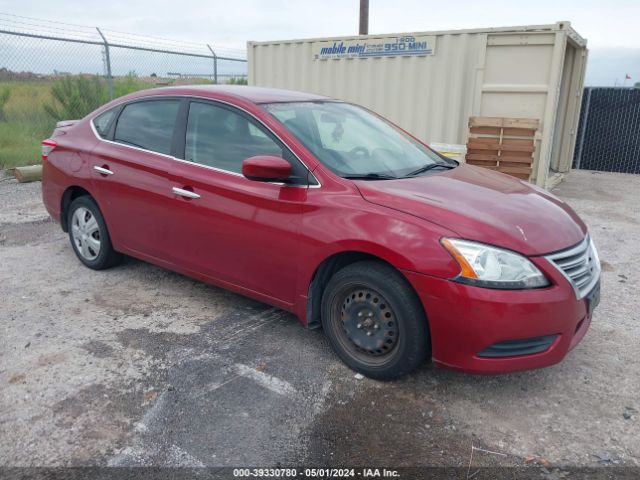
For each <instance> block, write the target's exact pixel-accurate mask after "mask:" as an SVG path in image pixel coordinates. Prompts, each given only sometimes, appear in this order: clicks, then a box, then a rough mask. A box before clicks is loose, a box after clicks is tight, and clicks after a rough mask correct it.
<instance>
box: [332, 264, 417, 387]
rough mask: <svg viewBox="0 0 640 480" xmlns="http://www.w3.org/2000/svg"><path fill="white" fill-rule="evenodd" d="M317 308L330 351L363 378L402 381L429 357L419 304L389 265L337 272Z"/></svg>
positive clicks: (360, 266)
mask: <svg viewBox="0 0 640 480" xmlns="http://www.w3.org/2000/svg"><path fill="white" fill-rule="evenodd" d="M321 308H322V310H321V311H322V327H323V329H324V331H325V333H326V335H327V337H328V338H329V341H330V343H331V346H332V347H333V349H334V350H335V352H336V353H337V354H338V356H339V357H340V358H341V359H342V361H343V362H344V363H346V364H347V366H349V367H350V368H351V369H353V370H355V371H356V372H359V373H361V374H363V375H365V376H367V377H370V378H375V379H379V380H390V379H393V378H398V377H401V376H403V375H405V374H407V373H409V372H411V371H412V370H414V369H416V368H417V367H418V366H420V365H421V364H422V363H423V362H424V361H425V359H426V358H427V356H428V355H429V354H430V352H429V346H430V340H429V329H428V326H427V319H426V318H425V314H424V310H423V308H422V304H421V303H420V300H419V299H418V297H417V296H416V294H415V292H414V291H413V289H412V288H411V286H410V285H409V284H408V283H407V281H406V279H405V278H404V277H403V276H402V275H401V274H400V272H398V271H397V270H396V269H394V268H393V267H391V266H390V265H387V264H384V263H382V262H376V261H363V262H357V263H353V264H351V265H348V266H346V267H345V268H343V269H341V270H339V271H338V272H337V273H336V274H335V275H334V276H333V277H332V278H331V280H330V281H329V283H328V285H327V287H326V288H325V291H324V293H323V296H322V307H321Z"/></svg>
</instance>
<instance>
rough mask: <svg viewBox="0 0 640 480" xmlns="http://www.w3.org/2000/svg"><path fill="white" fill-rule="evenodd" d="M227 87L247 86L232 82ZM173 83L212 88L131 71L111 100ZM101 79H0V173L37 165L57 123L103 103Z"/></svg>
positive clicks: (120, 80) (104, 90) (119, 82)
mask: <svg viewBox="0 0 640 480" xmlns="http://www.w3.org/2000/svg"><path fill="white" fill-rule="evenodd" d="M227 82H228V83H230V84H239V85H246V79H240V78H231V79H229V80H228V81H227ZM178 83H180V84H181V83H190V84H193V83H200V84H205V83H211V82H210V81H209V80H206V79H182V80H177V79H160V78H152V77H146V78H139V77H137V76H136V74H135V73H134V72H131V73H130V74H129V75H125V76H124V77H118V78H115V79H114V84H113V93H114V97H115V98H117V97H120V96H122V95H126V94H128V93H131V92H135V91H138V90H143V89H145V88H153V87H154V86H158V85H167V84H178ZM107 91H108V90H107V84H106V82H105V81H104V79H102V78H99V77H92V76H67V77H57V78H56V77H45V78H41V79H34V78H30V79H19V77H18V79H12V80H10V81H9V80H0V170H3V169H8V168H13V167H18V166H22V165H34V164H38V163H40V142H41V141H42V140H44V139H45V138H47V137H48V136H49V135H50V134H51V132H52V131H53V129H54V127H55V125H56V122H57V121H58V120H74V119H77V118H82V117H84V116H85V115H87V114H88V113H90V112H91V111H93V110H94V109H95V108H97V107H98V106H99V105H100V104H101V103H103V102H104V101H106V99H107Z"/></svg>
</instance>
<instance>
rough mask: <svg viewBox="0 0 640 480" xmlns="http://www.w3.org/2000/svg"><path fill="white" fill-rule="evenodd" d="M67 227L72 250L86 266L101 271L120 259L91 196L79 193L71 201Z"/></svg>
mask: <svg viewBox="0 0 640 480" xmlns="http://www.w3.org/2000/svg"><path fill="white" fill-rule="evenodd" d="M67 229H68V232H69V239H70V240H71V246H72V247H73V251H74V252H75V254H76V256H77V257H78V259H79V260H80V261H81V262H82V263H83V264H84V265H85V266H87V267H89V268H91V269H93V270H104V269H106V268H109V267H113V266H114V265H117V264H118V263H120V262H121V261H122V254H120V253H118V252H116V251H115V250H114V249H113V246H112V245H111V238H110V237H109V232H108V230H107V225H106V223H105V222H104V218H103V217H102V213H101V212H100V209H99V208H98V205H97V204H96V202H95V201H94V200H93V198H91V197H89V196H82V197H78V198H76V199H75V200H74V201H73V202H71V205H69V210H68V212H67Z"/></svg>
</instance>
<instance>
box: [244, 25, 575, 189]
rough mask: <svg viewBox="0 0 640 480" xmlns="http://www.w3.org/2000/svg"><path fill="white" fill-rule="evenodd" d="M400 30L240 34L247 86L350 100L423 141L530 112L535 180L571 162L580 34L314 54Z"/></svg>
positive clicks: (538, 31) (462, 134)
mask: <svg viewBox="0 0 640 480" xmlns="http://www.w3.org/2000/svg"><path fill="white" fill-rule="evenodd" d="M404 35H407V34H394V35H382V36H375V35H369V36H366V37H341V38H322V39H306V40H286V41H277V42H249V43H248V48H247V50H248V59H249V84H250V85H257V86H265V87H276V88H285V89H292V90H302V91H308V92H313V93H319V94H323V95H327V96H330V97H333V98H338V99H341V100H345V101H349V102H354V103H358V104H361V105H364V106H366V107H368V108H371V109H372V110H374V111H376V112H378V113H380V114H382V115H384V116H386V117H387V118H389V119H391V120H392V121H394V122H395V123H397V124H399V125H400V126H402V127H403V128H405V129H407V130H408V131H410V132H411V133H413V134H414V135H416V136H417V137H419V138H421V139H423V140H425V141H427V142H430V143H434V142H435V143H447V144H463V143H465V141H466V139H467V133H468V128H467V122H468V119H469V117H470V116H505V117H532V118H538V119H540V121H541V130H540V132H539V134H538V141H537V146H536V162H535V164H534V178H535V179H536V181H537V183H538V184H540V185H543V186H544V185H545V184H548V182H549V179H550V175H549V168H550V167H553V169H552V171H551V173H555V172H556V171H558V172H562V171H567V170H568V169H569V168H570V165H571V162H570V156H572V155H573V144H574V143H575V130H576V126H577V121H578V115H579V109H580V95H581V93H582V86H583V80H584V66H585V63H586V55H585V54H586V41H585V40H584V39H582V38H581V37H580V36H579V35H578V34H577V33H576V32H575V31H574V30H573V29H572V28H571V26H570V24H569V22H558V23H556V24H554V25H542V26H527V27H509V28H493V29H484V30H459V31H449V32H423V33H413V34H409V35H413V36H415V37H416V39H418V38H419V37H420V38H424V37H427V38H429V40H430V41H429V44H430V46H432V47H433V49H434V52H433V54H431V55H428V54H427V55H406V56H386V57H376V56H372V57H367V58H337V59H333V58H330V59H317V58H316V57H317V54H318V53H319V52H320V48H321V47H324V46H327V45H332V44H333V42H341V41H342V42H353V41H358V40H363V39H365V40H367V41H374V40H379V41H380V42H384V41H393V39H395V38H398V37H401V36H404ZM567 52H568V53H567ZM559 110H561V111H560V115H557V113H558V111H559ZM558 122H559V123H558ZM554 126H555V127H556V128H554ZM554 131H555V132H556V134H557V135H558V136H557V137H556V139H555V141H554V138H553V132H554ZM552 151H553V152H552ZM552 153H553V155H552ZM552 156H553V157H554V161H552Z"/></svg>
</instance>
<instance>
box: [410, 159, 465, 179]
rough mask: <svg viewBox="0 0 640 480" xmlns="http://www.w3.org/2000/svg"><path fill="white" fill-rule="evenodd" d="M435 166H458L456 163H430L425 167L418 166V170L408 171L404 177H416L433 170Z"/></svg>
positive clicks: (448, 167)
mask: <svg viewBox="0 0 640 480" xmlns="http://www.w3.org/2000/svg"><path fill="white" fill-rule="evenodd" d="M434 168H446V169H447V170H449V169H452V168H456V167H455V165H447V164H446V163H429V164H427V165H425V166H423V167H420V168H418V169H417V170H414V171H413V172H409V173H407V174H406V175H405V176H404V177H403V178H406V177H415V176H416V175H420V174H421V173H424V172H428V171H429V170H433V169H434Z"/></svg>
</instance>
